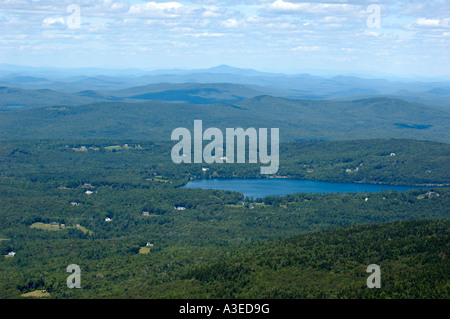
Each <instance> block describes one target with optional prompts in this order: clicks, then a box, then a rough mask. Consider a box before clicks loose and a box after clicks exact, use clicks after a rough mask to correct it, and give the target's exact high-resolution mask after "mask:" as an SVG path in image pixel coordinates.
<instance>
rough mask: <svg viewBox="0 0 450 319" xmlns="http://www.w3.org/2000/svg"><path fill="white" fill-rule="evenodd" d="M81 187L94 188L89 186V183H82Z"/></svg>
mask: <svg viewBox="0 0 450 319" xmlns="http://www.w3.org/2000/svg"><path fill="white" fill-rule="evenodd" d="M83 187H84V188H92V187H94V186H92V185H91V184H89V183H84V184H83Z"/></svg>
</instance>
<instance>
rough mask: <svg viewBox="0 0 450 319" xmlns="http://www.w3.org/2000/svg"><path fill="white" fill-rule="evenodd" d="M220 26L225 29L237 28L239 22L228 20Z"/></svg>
mask: <svg viewBox="0 0 450 319" xmlns="http://www.w3.org/2000/svg"><path fill="white" fill-rule="evenodd" d="M222 25H223V26H224V27H225V28H237V27H238V26H239V22H238V21H237V20H236V19H228V20H226V21H223V22H222Z"/></svg>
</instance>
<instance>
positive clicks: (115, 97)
mask: <svg viewBox="0 0 450 319" xmlns="http://www.w3.org/2000/svg"><path fill="white" fill-rule="evenodd" d="M101 71H103V70H72V71H71V73H70V74H69V73H66V74H65V73H64V70H44V69H30V70H29V71H28V72H26V69H24V68H14V67H11V66H6V67H4V68H2V69H1V71H0V123H1V126H0V138H55V137H57V138H103V137H105V138H142V139H163V140H169V139H170V132H171V131H172V130H173V129H175V128H176V127H180V126H181V127H190V126H191V125H192V123H193V120H194V119H203V120H204V124H205V125H208V126H210V127H211V126H215V127H220V128H225V127H244V128H246V127H278V128H280V132H281V134H282V138H283V140H284V141H293V140H336V139H361V138H392V137H394V138H412V139H427V140H435V141H441V142H447V143H448V142H450V133H449V132H448V131H449V130H448V127H450V103H449V101H450V99H449V98H450V83H447V82H418V81H416V82H399V81H396V82H393V81H388V80H385V79H363V78H358V77H352V76H337V77H333V78H323V77H317V76H312V75H308V74H300V75H285V74H271V73H263V72H258V71H254V70H250V69H237V68H232V67H229V66H225V65H222V66H218V67H215V68H211V69H206V70H161V71H155V72H144V71H138V70H124V71H123V75H122V76H119V75H118V74H117V71H115V72H114V71H109V72H106V71H105V72H103V73H97V72H101ZM67 72H69V71H67ZM82 72H84V74H86V75H81V74H83V73H82ZM95 74H97V75H95ZM98 74H100V75H98Z"/></svg>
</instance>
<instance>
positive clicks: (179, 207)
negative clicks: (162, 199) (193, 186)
mask: <svg viewBox="0 0 450 319" xmlns="http://www.w3.org/2000/svg"><path fill="white" fill-rule="evenodd" d="M174 208H175V209H176V210H185V209H186V207H182V206H177V207H174Z"/></svg>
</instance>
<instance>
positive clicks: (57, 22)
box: [42, 18, 66, 27]
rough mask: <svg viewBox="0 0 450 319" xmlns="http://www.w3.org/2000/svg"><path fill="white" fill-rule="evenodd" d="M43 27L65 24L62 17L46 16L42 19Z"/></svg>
mask: <svg viewBox="0 0 450 319" xmlns="http://www.w3.org/2000/svg"><path fill="white" fill-rule="evenodd" d="M42 25H43V26H44V27H53V26H63V25H66V21H65V20H64V18H46V19H44V21H42Z"/></svg>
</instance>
